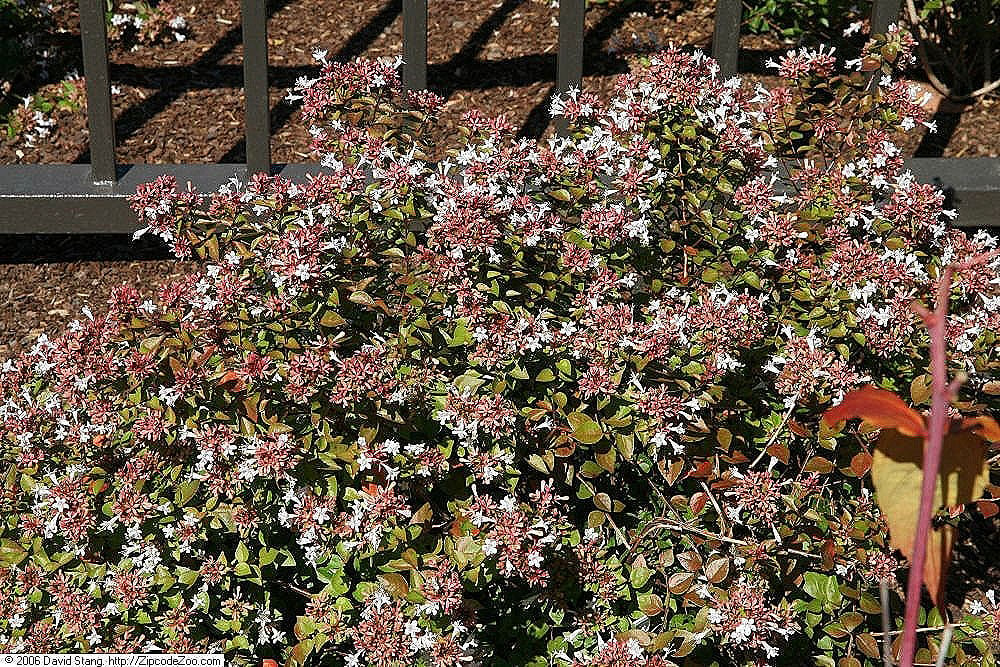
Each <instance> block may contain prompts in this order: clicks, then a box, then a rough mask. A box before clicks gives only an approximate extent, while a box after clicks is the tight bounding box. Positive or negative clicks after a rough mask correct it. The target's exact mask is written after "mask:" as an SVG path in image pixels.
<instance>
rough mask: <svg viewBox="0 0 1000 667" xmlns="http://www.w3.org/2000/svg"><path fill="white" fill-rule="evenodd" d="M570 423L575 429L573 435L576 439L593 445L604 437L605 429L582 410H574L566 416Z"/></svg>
mask: <svg viewBox="0 0 1000 667" xmlns="http://www.w3.org/2000/svg"><path fill="white" fill-rule="evenodd" d="M566 419H567V420H569V425H570V427H571V428H572V429H573V431H572V433H571V435H572V436H573V439H574V440H577V441H578V442H582V443H583V444H585V445H592V444H594V443H595V442H597V441H599V440H600V439H601V438H603V437H604V431H602V430H601V426H600V424H598V423H597V422H595V421H594V420H593V419H591V418H590V417H589V416H587V415H585V414H584V413H582V412H573V413H570V414H569V415H567V416H566Z"/></svg>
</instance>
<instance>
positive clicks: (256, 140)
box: [240, 0, 271, 178]
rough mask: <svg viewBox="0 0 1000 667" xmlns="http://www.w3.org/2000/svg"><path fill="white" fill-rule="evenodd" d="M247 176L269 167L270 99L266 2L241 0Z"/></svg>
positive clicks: (266, 171)
mask: <svg viewBox="0 0 1000 667" xmlns="http://www.w3.org/2000/svg"><path fill="white" fill-rule="evenodd" d="M240 4H241V12H242V20H243V94H244V96H245V98H246V146H247V178H249V177H250V175H251V174H256V173H258V172H264V173H269V172H270V171H271V102H270V100H269V98H268V91H267V2H266V0H241V2H240Z"/></svg>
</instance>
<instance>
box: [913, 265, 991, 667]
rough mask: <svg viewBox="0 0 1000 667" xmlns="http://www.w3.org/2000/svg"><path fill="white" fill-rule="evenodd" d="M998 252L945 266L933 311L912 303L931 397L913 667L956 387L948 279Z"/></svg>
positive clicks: (917, 543) (917, 549)
mask: <svg viewBox="0 0 1000 667" xmlns="http://www.w3.org/2000/svg"><path fill="white" fill-rule="evenodd" d="M998 254H1000V248H998V249H996V250H993V251H992V252H988V253H982V254H980V255H976V256H974V257H971V258H970V259H968V260H966V261H965V262H961V263H959V264H954V265H950V266H946V267H945V268H944V271H943V272H942V274H941V277H940V280H939V281H938V290H937V298H936V303H935V305H934V312H930V311H928V310H927V309H926V308H924V307H923V306H921V305H920V304H917V303H914V305H913V309H914V310H916V311H917V312H918V313H920V316H921V318H923V321H924V325H925V326H926V327H927V329H928V330H929V331H930V334H931V379H932V385H931V386H932V387H933V390H932V392H931V395H932V396H933V399H932V402H931V418H930V424H929V425H928V429H927V435H926V438H925V440H924V458H923V483H922V485H921V489H920V513H919V514H918V516H917V529H916V535H915V537H914V539H913V557H912V558H911V559H910V561H911V562H910V576H909V577H908V578H907V582H906V612H905V615H904V617H903V644H902V648H901V650H900V661H899V664H900V665H901V666H902V667H913V657H914V655H915V654H916V652H917V633H916V629H917V615H918V613H919V612H920V591H921V587H922V585H923V579H924V564H925V563H926V562H927V539H928V536H929V535H930V532H931V516H932V515H933V513H934V511H935V510H936V509H937V508H936V507H935V506H934V490H935V486H936V485H937V476H938V469H939V468H940V467H941V450H942V448H943V446H944V438H945V435H947V433H948V405H949V404H950V403H951V400H952V398H953V392H954V391H955V389H956V387H955V385H954V384H953V383H951V382H949V381H948V348H947V343H946V334H947V327H948V301H949V299H950V297H951V278H952V275H953V274H954V272H955V271H956V270H958V271H961V270H965V269H969V268H971V267H973V266H977V265H979V264H983V263H985V262H988V261H990V260H992V259H993V258H994V257H996V256H998Z"/></svg>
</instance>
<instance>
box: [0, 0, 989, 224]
mask: <svg viewBox="0 0 1000 667" xmlns="http://www.w3.org/2000/svg"><path fill="white" fill-rule="evenodd" d="M401 3H402V5H401V7H402V17H403V45H402V51H403V63H404V64H403V72H402V79H403V83H404V85H405V86H406V87H407V88H408V89H411V90H421V89H424V88H426V87H427V38H428V35H427V4H428V0H401ZM900 7H901V0H875V2H874V3H873V9H872V16H871V23H872V27H873V32H884V31H885V29H886V28H887V27H888V26H889V25H890V24H891V23H892V22H893V21H895V20H896V19H897V17H898V16H899V11H900ZM585 9H586V0H561V2H560V3H559V49H558V53H557V58H556V72H554V75H555V79H556V84H555V86H554V88H553V92H564V91H567V90H570V89H572V88H580V87H581V84H582V80H583V75H584V72H585V71H586V67H585V65H586V63H585V59H584V55H585V54H584V43H585V40H584V38H585V35H586V24H585ZM241 11H242V32H243V75H244V97H245V105H246V106H245V112H246V116H245V124H244V133H245V141H246V163H243V164H153V165H148V164H143V165H139V164H136V165H118V164H116V162H115V125H114V116H113V114H112V106H111V80H110V76H109V67H108V48H107V38H106V37H107V36H106V27H105V23H104V0H80V26H81V28H80V32H81V40H82V43H83V63H84V75H85V77H86V92H87V124H88V127H89V130H90V147H89V159H90V163H89V164H72V165H67V164H38V165H0V234H35V233H69V234H74V233H78V234H93V233H129V232H132V231H134V230H135V229H137V228H138V226H139V224H138V221H137V219H136V218H135V216H134V215H133V214H132V212H131V210H130V209H129V207H128V202H127V198H128V196H129V195H131V194H133V193H134V192H135V189H136V186H138V185H140V184H142V183H146V182H148V181H151V180H153V179H154V178H156V177H157V176H159V175H161V174H171V175H173V176H174V177H176V179H177V181H178V182H179V183H180V184H181V185H185V184H188V183H190V184H191V185H192V186H194V187H197V188H198V189H199V190H200V191H202V192H211V191H213V190H215V189H217V188H218V187H219V186H220V185H222V184H224V183H226V182H227V181H229V180H230V179H232V178H234V177H235V178H238V179H246V178H247V176H248V174H252V173H258V172H267V173H277V174H281V175H283V176H285V177H288V178H297V179H302V178H305V177H306V175H307V174H308V173H319V172H322V171H324V170H323V169H322V168H321V167H320V166H319V165H317V164H311V163H310V164H292V165H273V164H272V163H271V148H270V141H271V118H270V100H269V94H268V70H267V68H268V56H267V6H266V0H241ZM397 11H398V10H397ZM741 22H742V2H741V0H717V3H716V15H715V30H714V33H713V40H712V55H713V57H714V58H715V59H716V60H717V61H718V63H719V69H720V73H721V74H722V75H723V76H727V77H728V76H733V75H735V74H737V72H738V64H739V39H740V25H741ZM565 127H566V126H565V123H564V122H562V119H556V128H557V130H558V131H560V132H564V131H565ZM906 164H907V167H908V168H909V169H910V170H911V171H913V172H914V174H915V176H916V177H917V178H918V179H919V180H921V181H923V182H932V183H935V184H937V185H938V186H940V187H942V188H943V189H944V190H945V192H946V194H947V196H948V206H950V207H953V208H956V209H958V211H959V218H958V221H957V223H956V224H957V226H964V227H986V226H998V225H1000V222H998V218H997V211H1000V159H996V158H913V159H910V160H908V161H907V163H906Z"/></svg>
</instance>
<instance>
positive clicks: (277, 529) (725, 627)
mask: <svg viewBox="0 0 1000 667" xmlns="http://www.w3.org/2000/svg"><path fill="white" fill-rule="evenodd" d="M910 45H911V44H910V42H909V40H908V39H907V38H906V37H905V36H904V35H901V34H899V33H895V32H894V33H890V35H889V36H888V37H887V38H885V39H884V40H882V41H881V42H876V43H873V44H872V45H871V46H870V47H869V48H868V50H867V51H866V54H865V58H864V60H863V61H862V62H861V64H860V67H859V68H858V69H865V70H866V71H871V70H875V75H876V76H875V78H874V79H871V78H870V76H869V75H868V74H862V73H860V72H854V73H853V74H850V75H836V74H835V72H834V68H835V61H834V58H833V57H832V56H831V55H830V54H829V53H826V52H823V51H797V52H791V53H789V54H788V55H787V56H786V57H785V58H783V59H782V60H781V62H780V63H776V66H777V67H778V68H779V69H780V74H781V76H783V77H785V78H786V80H787V84H786V85H785V86H782V87H776V88H773V89H771V90H765V89H763V88H757V89H754V88H752V87H751V86H749V85H745V84H742V83H741V82H740V81H739V80H736V79H733V80H729V81H723V80H720V79H719V78H718V77H717V76H716V66H715V64H714V63H713V62H712V61H711V60H710V59H708V58H706V57H704V56H702V55H700V54H694V55H692V54H688V53H684V52H682V51H679V50H673V49H672V50H668V51H666V52H664V53H662V54H660V55H658V56H657V57H656V58H654V59H652V60H651V61H650V62H649V63H648V65H647V66H646V67H644V68H642V69H639V70H637V71H635V72H632V73H630V74H627V75H624V76H622V77H621V79H620V80H619V82H618V85H617V87H616V90H615V94H614V96H613V98H612V99H611V100H610V101H607V102H603V101H601V100H598V99H596V98H594V97H592V96H590V95H588V94H585V93H578V92H574V93H572V94H570V95H568V96H565V97H563V98H560V99H558V100H556V101H555V102H554V105H553V113H554V114H564V115H565V116H567V117H568V118H569V119H570V131H571V132H570V134H571V136H570V137H569V138H566V139H551V140H548V141H547V142H544V143H542V144H536V143H533V142H531V141H528V140H525V139H518V138H516V137H515V136H513V133H512V131H511V128H510V126H509V125H508V124H507V123H506V122H505V121H504V120H503V119H502V118H489V117H486V116H485V115H483V114H479V113H471V114H469V115H468V117H467V119H466V125H467V127H466V129H465V130H464V131H463V133H462V135H461V136H459V137H454V138H453V139H452V141H451V143H448V144H447V147H448V150H447V155H446V157H445V158H444V159H442V160H437V161H434V162H432V161H430V160H429V158H428V156H430V155H431V154H432V153H434V152H435V151H439V150H440V144H437V145H432V144H431V142H430V137H431V136H432V134H433V129H434V127H433V120H434V116H435V114H436V112H437V110H438V109H439V108H440V105H441V100H440V99H438V98H436V97H435V96H433V95H431V94H429V93H422V94H411V93H405V92H403V91H402V90H401V88H400V84H399V80H398V78H397V76H396V72H395V69H394V67H393V66H392V65H391V64H386V63H380V62H369V61H359V62H355V63H351V64H325V65H324V67H323V70H322V73H321V75H320V76H319V78H318V79H316V80H314V81H309V82H303V83H302V85H301V87H300V91H299V92H300V93H301V97H302V98H303V105H304V111H305V117H306V119H307V121H308V122H309V123H310V124H312V125H313V136H314V139H315V148H316V150H317V151H318V152H319V154H320V155H321V156H322V157H323V164H324V165H325V167H326V170H325V172H324V173H322V174H316V175H315V176H313V177H312V178H310V179H308V180H307V181H306V182H302V183H292V182H289V181H287V180H285V179H283V178H281V177H264V176H256V177H254V178H253V179H252V180H251V181H250V182H249V184H247V185H246V186H245V187H244V186H241V185H240V184H238V183H236V182H234V183H233V184H231V186H229V187H225V188H223V189H221V190H220V191H218V192H216V193H212V194H210V195H202V194H199V193H196V192H190V191H187V190H178V189H177V187H176V183H174V182H173V181H172V180H171V179H170V178H168V177H163V178H160V179H158V180H157V181H155V182H153V183H150V184H148V185H146V186H144V187H142V188H141V189H140V191H139V192H138V193H137V194H136V196H135V200H134V201H135V208H136V211H137V213H138V214H139V215H140V217H141V218H142V220H143V224H144V225H148V228H147V229H148V230H149V231H152V232H155V233H157V234H159V235H160V236H161V237H163V238H164V239H165V240H166V241H168V242H169V243H170V244H171V245H172V247H173V249H174V250H175V252H176V253H177V255H178V256H180V257H187V256H190V255H192V254H196V255H198V256H200V257H204V258H205V260H206V262H205V265H204V268H203V270H202V271H200V272H199V273H196V274H194V275H191V276H189V277H187V278H185V279H182V280H179V281H176V282H173V283H170V284H165V285H163V286H162V287H161V288H160V291H159V299H158V301H157V302H155V303H153V302H149V301H145V302H144V301H141V300H140V298H139V297H138V295H137V292H136V290H135V289H134V287H132V286H128V285H124V286H122V287H120V288H119V289H117V290H116V291H115V292H114V294H113V295H112V297H111V299H110V302H109V305H110V308H109V311H108V313H107V314H106V315H103V316H100V317H96V316H93V314H92V313H90V312H89V311H87V312H85V313H84V315H85V317H84V318H82V319H81V320H79V321H77V322H74V323H73V325H72V326H71V327H70V328H69V330H68V331H67V332H65V333H64V334H63V335H61V336H60V337H58V338H56V339H53V340H49V339H47V338H45V337H43V338H42V339H40V340H39V342H38V344H37V345H36V346H35V348H34V350H32V351H31V352H30V353H27V354H25V355H23V356H22V357H20V358H18V359H15V360H11V361H8V362H6V363H5V364H4V365H3V368H2V373H0V423H2V427H3V431H2V433H3V439H2V446H3V460H4V463H5V466H6V468H5V471H4V472H5V477H4V478H3V479H4V482H5V483H4V486H3V493H2V495H0V508H2V509H0V511H2V514H0V518H2V525H0V529H2V531H3V534H2V540H3V541H2V543H0V563H2V567H0V581H2V582H3V586H2V589H0V610H2V614H0V634H2V636H0V649H2V650H4V651H34V652H46V651H87V650H94V651H118V652H129V651H146V650H156V649H163V650H169V651H188V652H192V651H224V652H225V653H226V654H227V656H228V657H229V658H231V659H233V660H236V661H238V662H240V663H255V662H256V661H257V660H258V659H259V658H261V657H279V658H281V659H287V660H292V661H295V662H310V663H316V664H332V665H341V664H346V665H378V666H389V665H441V666H444V665H462V664H489V665H549V664H555V665H563V666H574V667H575V666H582V665H593V666H601V667H605V666H612V665H615V666H622V667H624V666H625V665H629V666H631V665H646V666H647V667H654V666H665V665H672V664H711V663H713V661H714V664H739V665H742V664H758V665H759V664H768V665H782V664H788V665H802V664H807V663H811V662H816V663H817V664H822V665H833V664H835V662H836V661H838V660H840V661H841V662H839V663H837V664H840V665H855V664H859V661H860V663H863V664H868V665H875V664H879V663H880V662H881V660H880V659H879V658H878V642H877V640H876V637H875V636H873V634H872V633H878V632H880V631H881V620H880V616H879V603H878V582H879V581H880V580H881V579H887V580H889V581H890V582H893V585H894V582H895V576H896V572H897V571H898V569H899V568H900V565H901V563H900V561H899V560H897V557H896V556H895V555H894V554H893V553H891V551H890V549H889V547H888V542H887V537H886V531H885V527H884V523H883V521H882V518H881V516H880V515H879V512H878V509H877V507H876V505H875V504H874V503H873V498H872V495H871V493H870V492H869V491H868V482H867V474H868V469H869V466H870V462H871V454H870V445H871V442H872V439H873V438H872V434H871V433H864V432H856V431H857V429H855V428H854V427H848V428H847V431H848V433H844V434H838V433H835V432H832V431H830V430H829V428H827V427H825V426H822V425H821V424H820V421H819V417H820V415H821V414H822V411H823V410H824V409H825V408H827V407H829V406H830V405H831V404H832V402H834V401H835V400H837V399H838V398H839V397H840V396H842V395H843V394H844V392H845V391H846V390H848V389H850V388H853V387H856V386H859V385H861V384H866V383H871V384H875V385H878V386H881V387H884V388H887V389H892V390H895V391H898V392H904V393H909V394H910V395H911V396H912V400H913V403H914V404H916V405H918V406H919V405H921V404H926V402H927V397H928V393H929V392H928V390H927V387H928V384H929V376H928V375H927V353H926V342H927V341H926V336H925V333H924V331H923V329H922V327H920V326H919V318H918V316H917V315H916V314H915V313H913V312H912V311H911V310H910V303H911V302H912V301H914V300H922V301H924V302H926V301H928V300H929V297H930V295H931V294H932V293H933V289H934V286H935V281H936V277H937V275H938V272H939V271H940V269H941V267H942V264H943V263H944V262H954V261H957V260H961V259H962V258H966V257H969V256H972V255H974V254H977V253H980V252H982V251H984V250H988V249H989V248H993V247H995V246H996V239H995V237H992V236H990V235H988V234H985V233H982V232H980V233H977V234H975V235H967V234H966V233H964V232H962V231H958V230H954V229H949V228H948V226H947V225H946V223H945V219H944V217H943V216H945V215H947V214H948V212H947V211H944V210H943V208H942V207H943V204H944V198H943V195H942V194H941V193H940V192H939V191H937V190H936V189H934V188H933V187H931V186H928V185H924V184H921V183H917V182H915V181H914V179H913V178H912V176H910V175H909V174H908V173H907V172H905V171H904V170H903V168H902V157H901V155H900V151H899V149H898V148H897V147H896V146H895V145H894V144H893V143H892V137H893V136H894V133H895V132H896V131H897V130H898V129H899V128H900V127H902V128H904V129H905V128H909V127H913V126H914V125H915V124H916V123H919V122H922V121H924V120H925V118H924V116H923V112H922V110H921V109H920V107H919V105H918V104H917V101H916V100H914V99H913V96H912V93H911V91H910V90H909V88H908V87H907V86H905V85H904V84H902V83H893V82H891V81H889V80H888V75H889V74H890V73H891V71H892V68H893V65H894V64H898V63H899V62H900V61H901V60H905V58H906V57H907V53H908V51H907V50H908V48H909V46H910ZM881 77H885V80H884V81H882V82H881V83H882V85H881V86H879V85H877V84H879V78H881ZM432 149H433V150H432ZM998 269H1000V265H998V262H997V261H996V260H994V261H992V263H990V264H987V265H984V266H980V267H978V268H975V269H970V270H968V271H961V272H959V273H958V275H957V276H956V283H955V290H954V294H953V302H952V316H951V318H952V321H951V326H950V332H951V334H950V345H951V355H952V365H953V367H954V368H953V370H955V371H958V370H961V371H963V372H965V373H966V374H967V375H968V381H967V383H966V384H965V385H964V386H963V388H962V393H961V399H962V400H961V402H960V403H961V407H962V408H963V409H964V410H965V411H967V412H970V413H974V412H976V411H982V410H986V409H991V408H992V409H995V408H996V405H997V401H996V398H995V396H996V393H997V391H996V382H995V381H992V382H991V379H990V378H991V374H992V373H995V371H996V368H997V366H998V364H1000V359H998V352H997V347H996V344H995V342H996V333H997V330H998V329H1000V285H998V281H997V277H996V276H997V275H998ZM990 508H991V506H990V505H989V503H982V504H981V509H983V510H984V511H989V510H990ZM992 509H993V511H995V507H993V508H992ZM956 602H958V603H961V600H956ZM988 602H990V603H991V600H990V601H986V600H984V601H983V603H982V604H978V605H977V606H976V609H975V610H976V611H977V614H970V615H968V616H967V617H966V623H967V624H968V625H966V626H963V627H961V628H960V629H959V630H958V631H957V633H956V643H955V645H954V647H953V650H954V651H956V654H955V655H956V660H957V661H958V662H966V663H969V664H980V663H979V662H977V661H981V660H992V658H984V657H982V656H984V655H987V654H988V653H989V644H988V642H989V640H990V637H991V635H992V636H993V637H994V638H995V637H996V634H995V633H996V632H997V627H998V626H997V617H996V615H995V614H994V610H993V609H992V607H989V608H987V607H984V606H983V605H985V604H987V603H988ZM894 608H895V609H900V608H901V607H900V606H899V604H898V600H897V601H896V604H895V607H894ZM937 613H938V612H936V611H929V612H928V615H927V618H926V621H927V624H928V625H935V624H939V623H940V620H941V619H940V617H939V616H938V615H937ZM922 637H923V638H924V640H925V641H927V640H929V641H931V642H934V641H936V637H935V635H934V634H933V633H927V634H924V635H922ZM921 655H923V657H927V656H928V655H930V653H928V650H927V649H925V651H924V654H921ZM843 660H847V662H843ZM983 664H985V663H983Z"/></svg>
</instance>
